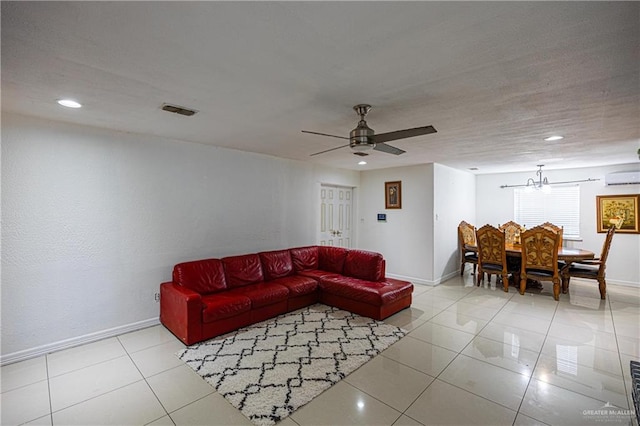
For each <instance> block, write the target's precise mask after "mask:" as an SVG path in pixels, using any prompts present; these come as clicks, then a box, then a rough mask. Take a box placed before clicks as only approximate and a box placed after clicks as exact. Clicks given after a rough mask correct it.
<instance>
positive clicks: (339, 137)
mask: <svg viewBox="0 0 640 426" xmlns="http://www.w3.org/2000/svg"><path fill="white" fill-rule="evenodd" d="M302 133H310V134H312V135H320V136H329V137H331V138H338V139H346V140H349V138H345V137H344V136H336V135H329V134H327V133H318V132H310V131H308V130H302Z"/></svg>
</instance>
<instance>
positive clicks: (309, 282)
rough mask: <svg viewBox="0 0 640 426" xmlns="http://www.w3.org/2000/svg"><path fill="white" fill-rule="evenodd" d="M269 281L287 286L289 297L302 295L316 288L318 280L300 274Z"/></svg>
mask: <svg viewBox="0 0 640 426" xmlns="http://www.w3.org/2000/svg"><path fill="white" fill-rule="evenodd" d="M271 282H272V283H274V284H280V285H283V286H285V287H287V288H288V289H289V297H297V296H302V295H305V294H310V293H313V292H315V291H317V290H318V281H316V280H315V279H313V278H310V277H305V276H302V275H293V276H290V277H284V278H278V279H277V280H273V281H271Z"/></svg>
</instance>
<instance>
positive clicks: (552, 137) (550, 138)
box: [544, 135, 564, 142]
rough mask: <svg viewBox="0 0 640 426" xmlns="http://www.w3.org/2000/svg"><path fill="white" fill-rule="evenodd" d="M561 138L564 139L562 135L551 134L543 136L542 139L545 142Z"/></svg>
mask: <svg viewBox="0 0 640 426" xmlns="http://www.w3.org/2000/svg"><path fill="white" fill-rule="evenodd" d="M561 139H564V136H560V135H553V136H549V137H548V138H544V140H545V141H547V142H553V141H559V140H561Z"/></svg>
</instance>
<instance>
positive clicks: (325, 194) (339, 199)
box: [318, 185, 353, 247]
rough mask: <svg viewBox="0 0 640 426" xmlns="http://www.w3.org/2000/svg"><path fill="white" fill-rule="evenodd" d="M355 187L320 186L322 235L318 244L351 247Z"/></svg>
mask: <svg viewBox="0 0 640 426" xmlns="http://www.w3.org/2000/svg"><path fill="white" fill-rule="evenodd" d="M352 223H353V188H348V187H344V186H331V185H322V186H321V187H320V236H319V238H318V244H320V245H323V246H324V245H327V246H338V247H351V232H352Z"/></svg>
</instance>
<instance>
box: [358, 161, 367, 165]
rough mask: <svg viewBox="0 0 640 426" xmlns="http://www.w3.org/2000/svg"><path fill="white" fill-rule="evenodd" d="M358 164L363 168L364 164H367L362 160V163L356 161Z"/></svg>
mask: <svg viewBox="0 0 640 426" xmlns="http://www.w3.org/2000/svg"><path fill="white" fill-rule="evenodd" d="M358 164H360V165H361V166H364V165H365V164H367V162H366V161H364V160H363V161H358Z"/></svg>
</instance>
